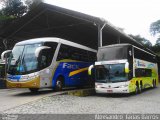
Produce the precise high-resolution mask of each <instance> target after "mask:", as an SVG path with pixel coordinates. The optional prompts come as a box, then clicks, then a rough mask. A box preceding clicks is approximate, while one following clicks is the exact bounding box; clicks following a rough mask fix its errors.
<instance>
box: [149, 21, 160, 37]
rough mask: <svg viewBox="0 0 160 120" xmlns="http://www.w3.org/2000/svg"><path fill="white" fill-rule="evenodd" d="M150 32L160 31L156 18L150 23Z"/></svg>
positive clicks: (159, 24)
mask: <svg viewBox="0 0 160 120" xmlns="http://www.w3.org/2000/svg"><path fill="white" fill-rule="evenodd" d="M150 32H151V34H152V35H156V34H158V33H160V20H157V21H156V22H153V23H152V24H151V25H150Z"/></svg>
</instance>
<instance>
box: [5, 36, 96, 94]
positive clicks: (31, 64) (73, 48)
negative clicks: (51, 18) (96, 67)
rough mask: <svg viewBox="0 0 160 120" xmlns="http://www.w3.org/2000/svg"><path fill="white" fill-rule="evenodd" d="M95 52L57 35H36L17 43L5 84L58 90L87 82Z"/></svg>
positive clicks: (34, 88) (34, 89)
mask: <svg viewBox="0 0 160 120" xmlns="http://www.w3.org/2000/svg"><path fill="white" fill-rule="evenodd" d="M96 53H97V51H96V50H94V49H91V48H89V47H86V46H83V45H80V44H77V43H74V42H70V41H67V40H64V39H60V38H36V39H31V40H26V41H22V42H18V43H17V44H16V45H15V46H14V48H13V50H12V52H11V54H10V57H9V59H8V69H7V87H8V88H29V89H30V91H31V92H36V91H38V89H39V88H45V87H47V88H49V87H51V88H55V89H56V90H61V89H62V88H63V87H66V86H84V85H87V84H88V83H89V79H88V73H87V70H88V67H89V66H90V65H91V64H93V63H94V61H95V60H96Z"/></svg>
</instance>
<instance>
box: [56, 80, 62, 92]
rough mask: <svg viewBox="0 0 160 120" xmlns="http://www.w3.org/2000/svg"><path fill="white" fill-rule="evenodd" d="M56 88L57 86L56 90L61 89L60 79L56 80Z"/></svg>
mask: <svg viewBox="0 0 160 120" xmlns="http://www.w3.org/2000/svg"><path fill="white" fill-rule="evenodd" d="M56 88H57V89H58V90H61V89H62V82H61V81H60V80H57V82H56Z"/></svg>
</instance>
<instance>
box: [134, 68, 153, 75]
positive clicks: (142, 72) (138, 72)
mask: <svg viewBox="0 0 160 120" xmlns="http://www.w3.org/2000/svg"><path fill="white" fill-rule="evenodd" d="M135 76H136V77H151V76H152V70H151V69H144V68H137V69H135Z"/></svg>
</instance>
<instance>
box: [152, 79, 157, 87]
mask: <svg viewBox="0 0 160 120" xmlns="http://www.w3.org/2000/svg"><path fill="white" fill-rule="evenodd" d="M152 86H153V88H155V87H156V85H155V80H153V81H152Z"/></svg>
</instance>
